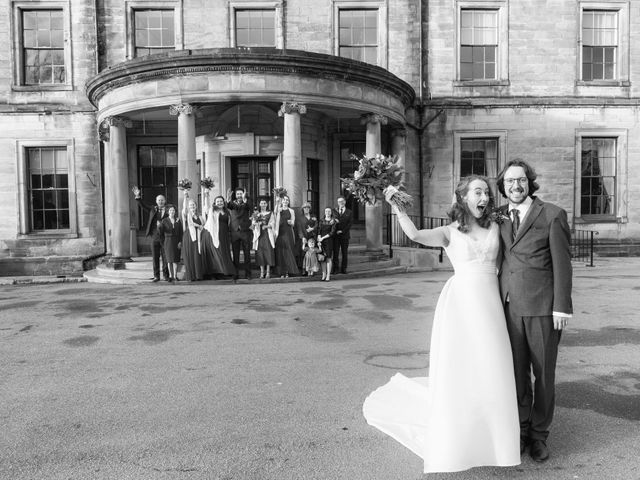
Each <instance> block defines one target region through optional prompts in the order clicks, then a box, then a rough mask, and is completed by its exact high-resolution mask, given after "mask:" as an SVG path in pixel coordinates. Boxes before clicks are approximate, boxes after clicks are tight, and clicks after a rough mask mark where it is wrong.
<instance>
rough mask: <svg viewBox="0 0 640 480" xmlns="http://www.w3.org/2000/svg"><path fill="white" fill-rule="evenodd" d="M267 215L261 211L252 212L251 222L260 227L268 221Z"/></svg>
mask: <svg viewBox="0 0 640 480" xmlns="http://www.w3.org/2000/svg"><path fill="white" fill-rule="evenodd" d="M268 217H269V215H268V214H264V213H262V212H253V215H251V222H252V223H253V224H255V225H260V226H261V227H262V226H264V225H267V224H268V223H269V221H268Z"/></svg>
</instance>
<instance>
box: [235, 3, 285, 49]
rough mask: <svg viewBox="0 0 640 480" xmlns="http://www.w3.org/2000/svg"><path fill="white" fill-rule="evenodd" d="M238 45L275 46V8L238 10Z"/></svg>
mask: <svg viewBox="0 0 640 480" xmlns="http://www.w3.org/2000/svg"><path fill="white" fill-rule="evenodd" d="M235 13H236V23H235V25H236V46H238V47H275V45H276V15H275V10H272V9H271V10H240V9H238V10H236V11H235Z"/></svg>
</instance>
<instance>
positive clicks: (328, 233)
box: [318, 207, 338, 282]
mask: <svg viewBox="0 0 640 480" xmlns="http://www.w3.org/2000/svg"><path fill="white" fill-rule="evenodd" d="M337 224H338V221H337V220H336V219H335V217H334V216H333V209H332V208H331V207H327V208H325V209H324V218H323V219H322V220H320V222H319V223H318V244H320V246H321V248H322V253H323V254H324V255H325V259H326V260H325V261H324V262H321V265H322V280H324V281H325V282H328V281H329V280H330V279H331V264H332V258H333V237H334V235H335V234H336V226H337Z"/></svg>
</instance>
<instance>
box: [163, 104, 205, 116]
mask: <svg viewBox="0 0 640 480" xmlns="http://www.w3.org/2000/svg"><path fill="white" fill-rule="evenodd" d="M198 113H199V108H198V107H197V106H196V105H193V104H191V103H178V104H177V105H171V106H170V107H169V115H183V114H184V115H196V116H198Z"/></svg>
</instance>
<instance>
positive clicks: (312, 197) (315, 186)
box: [307, 158, 320, 217]
mask: <svg viewBox="0 0 640 480" xmlns="http://www.w3.org/2000/svg"><path fill="white" fill-rule="evenodd" d="M307 202H309V203H311V213H312V214H313V215H315V216H316V217H319V215H320V160H316V159H314V158H307Z"/></svg>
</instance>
